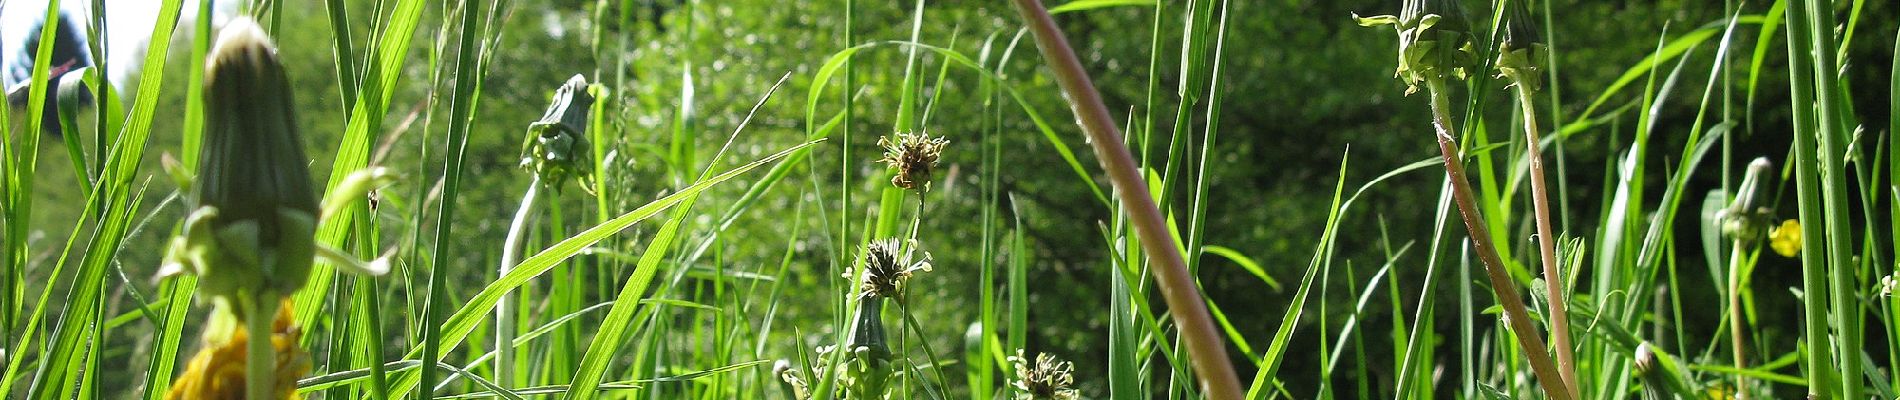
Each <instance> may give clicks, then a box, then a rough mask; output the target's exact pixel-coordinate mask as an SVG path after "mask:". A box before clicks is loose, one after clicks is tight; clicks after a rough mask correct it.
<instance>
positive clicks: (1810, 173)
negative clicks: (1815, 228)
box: [1786, 5, 1853, 399]
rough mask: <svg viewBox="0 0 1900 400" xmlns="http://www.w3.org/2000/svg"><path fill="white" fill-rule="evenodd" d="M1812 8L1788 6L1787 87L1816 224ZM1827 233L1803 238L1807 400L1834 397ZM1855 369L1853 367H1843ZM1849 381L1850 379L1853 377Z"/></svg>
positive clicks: (1803, 209)
mask: <svg viewBox="0 0 1900 400" xmlns="http://www.w3.org/2000/svg"><path fill="white" fill-rule="evenodd" d="M1807 12H1808V9H1807V8H1806V7H1802V6H1799V5H1795V6H1791V7H1788V12H1787V14H1786V16H1787V18H1788V59H1789V65H1788V75H1789V81H1788V88H1789V93H1790V97H1791V99H1792V104H1793V106H1792V107H1789V108H1790V109H1792V111H1793V112H1792V113H1791V114H1792V117H1793V118H1792V120H1793V121H1792V125H1793V127H1794V129H1793V133H1794V149H1793V153H1794V161H1793V162H1794V167H1795V169H1794V171H1795V172H1794V176H1795V188H1796V192H1797V197H1796V200H1797V203H1798V204H1799V208H1800V219H1799V220H1800V221H1803V222H1806V223H1809V224H1813V223H1815V222H1817V221H1821V220H1823V219H1825V217H1824V216H1823V210H1822V209H1821V204H1820V203H1821V199H1820V188H1819V187H1818V186H1816V185H1819V184H1821V183H1820V182H1818V180H1819V179H1820V177H1819V176H1818V172H1816V171H1815V170H1814V169H1815V166H1816V164H1817V163H1818V161H1817V160H1815V159H1814V157H1815V151H1814V148H1815V143H1814V135H1813V133H1814V130H1815V129H1817V127H1816V125H1815V122H1814V119H1815V115H1814V114H1815V110H1814V108H1813V107H1811V105H1813V104H1814V103H1813V99H1814V94H1813V91H1814V88H1813V86H1814V84H1815V81H1814V73H1815V71H1817V70H1819V69H1822V68H1814V67H1812V64H1815V62H1814V60H1815V58H1814V57H1813V49H1812V46H1813V44H1814V42H1813V41H1809V40H1802V36H1801V35H1802V34H1803V32H1808V30H1809V26H1808V24H1809V23H1811V21H1809V20H1808V18H1807V15H1806V14H1807ZM1825 236H1826V235H1825V234H1824V232H1813V233H1812V234H1804V235H1801V286H1802V287H1801V293H1802V296H1801V300H1802V304H1803V308H1802V312H1803V315H1802V317H1803V318H1804V319H1805V321H1806V324H1804V331H1803V336H1804V339H1805V340H1806V342H1807V360H1808V363H1807V372H1808V396H1809V398H1813V399H1828V398H1835V395H1834V394H1835V390H1836V389H1838V388H1837V387H1835V386H1834V379H1835V377H1834V376H1833V373H1834V371H1833V368H1834V362H1833V361H1832V360H1833V356H1832V354H1831V353H1830V352H1831V346H1832V345H1833V344H1835V343H1836V342H1834V341H1833V340H1831V339H1832V338H1833V336H1831V335H1829V334H1828V329H1827V323H1828V313H1829V311H1830V310H1829V309H1828V306H1827V303H1826V302H1825V299H1826V295H1827V292H1828V291H1829V288H1828V286H1827V285H1828V279H1827V274H1828V269H1827V259H1826V258H1825V255H1824V252H1825V251H1826V250H1824V249H1823V248H1822V245H1823V242H1822V239H1823V238H1825ZM1843 364H1853V363H1843ZM1849 379H1852V378H1851V377H1850V378H1849Z"/></svg>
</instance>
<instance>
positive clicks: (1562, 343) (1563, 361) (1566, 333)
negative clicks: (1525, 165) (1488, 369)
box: [1517, 84, 1580, 398]
mask: <svg viewBox="0 0 1900 400" xmlns="http://www.w3.org/2000/svg"><path fill="white" fill-rule="evenodd" d="M1517 95H1518V103H1519V104H1520V105H1522V106H1523V109H1524V146H1525V153H1528V155H1527V156H1528V157H1529V159H1530V170H1531V204H1532V207H1533V208H1535V212H1536V213H1537V214H1536V219H1537V250H1538V251H1539V253H1540V254H1542V256H1543V257H1542V259H1543V261H1544V286H1545V288H1546V289H1548V290H1545V291H1544V292H1545V293H1547V294H1548V295H1549V297H1548V298H1546V299H1545V300H1546V301H1548V302H1549V303H1550V312H1549V313H1547V314H1546V316H1548V317H1549V318H1550V342H1551V344H1553V345H1555V346H1556V348H1555V349H1552V350H1554V351H1555V352H1556V353H1557V372H1558V373H1560V374H1562V375H1563V379H1564V386H1566V387H1569V388H1570V397H1573V398H1574V397H1580V396H1578V394H1577V369H1576V368H1577V363H1576V361H1574V359H1573V358H1572V356H1571V351H1570V314H1569V313H1568V311H1567V310H1565V309H1567V308H1569V307H1568V306H1567V305H1566V304H1565V303H1564V301H1565V300H1564V296H1565V295H1567V294H1569V285H1568V284H1569V282H1570V281H1569V280H1567V279H1564V275H1563V270H1562V269H1560V268H1558V266H1557V249H1556V244H1557V236H1556V235H1555V234H1554V233H1552V231H1554V230H1553V229H1551V219H1550V190H1549V189H1548V188H1546V187H1545V186H1544V154H1543V152H1542V151H1539V150H1538V148H1537V147H1538V146H1537V108H1536V107H1535V106H1534V104H1536V103H1533V102H1532V101H1531V89H1529V88H1525V87H1523V85H1521V84H1520V85H1519V86H1518V88H1517Z"/></svg>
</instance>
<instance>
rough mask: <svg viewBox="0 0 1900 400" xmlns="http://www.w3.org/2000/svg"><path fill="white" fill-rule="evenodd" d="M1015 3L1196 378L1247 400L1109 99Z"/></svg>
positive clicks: (1063, 43)
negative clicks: (1109, 188)
mask: <svg viewBox="0 0 1900 400" xmlns="http://www.w3.org/2000/svg"><path fill="white" fill-rule="evenodd" d="M1015 2H1016V9H1017V11H1020V12H1022V15H1023V20H1024V21H1026V22H1027V23H1028V24H1029V29H1030V31H1032V32H1034V33H1035V35H1036V47H1037V48H1039V49H1041V50H1042V56H1043V58H1045V59H1047V60H1048V62H1049V67H1050V69H1052V70H1053V71H1054V72H1055V75H1056V78H1057V80H1056V81H1057V82H1058V83H1060V84H1061V86H1062V90H1063V92H1065V93H1067V94H1068V95H1069V106H1070V107H1071V108H1073V109H1074V111H1075V116H1076V119H1077V120H1079V121H1080V122H1081V125H1082V131H1083V132H1084V133H1087V134H1088V136H1089V144H1090V145H1091V146H1093V147H1094V149H1095V158H1096V160H1097V161H1100V162H1101V163H1102V169H1104V170H1107V171H1108V178H1109V181H1110V182H1112V183H1113V184H1114V186H1115V194H1116V196H1118V197H1120V199H1121V204H1122V211H1123V212H1124V213H1126V214H1127V215H1128V219H1129V221H1130V222H1131V223H1132V224H1133V225H1134V227H1135V233H1136V234H1137V235H1139V236H1140V239H1141V240H1140V242H1141V246H1142V248H1143V250H1145V251H1146V252H1147V254H1148V262H1149V263H1150V264H1152V265H1153V268H1151V269H1150V270H1152V271H1154V275H1155V281H1156V282H1157V283H1158V285H1157V286H1159V287H1160V288H1161V297H1162V299H1163V300H1166V301H1167V303H1168V309H1169V310H1170V312H1169V314H1170V315H1173V316H1174V323H1175V325H1177V326H1179V327H1180V329H1181V339H1182V341H1183V342H1185V344H1186V347H1187V352H1188V358H1189V362H1190V363H1191V364H1192V365H1193V368H1194V372H1195V377H1196V378H1198V379H1200V381H1201V391H1202V392H1201V395H1202V396H1204V397H1203V398H1208V399H1222V400H1228V399H1232V400H1238V399H1240V398H1241V396H1242V392H1241V390H1240V378H1239V377H1238V376H1237V375H1235V374H1234V366H1233V365H1232V364H1230V363H1229V361H1228V359H1227V349H1226V347H1225V342H1224V341H1223V340H1222V339H1221V337H1220V335H1219V334H1218V333H1216V332H1218V331H1217V330H1215V329H1214V320H1213V318H1212V317H1211V316H1209V314H1208V312H1207V306H1206V305H1205V304H1202V297H1201V291H1200V289H1199V288H1198V287H1197V286H1196V284H1195V280H1194V276H1193V275H1190V274H1188V269H1187V261H1186V260H1184V259H1182V258H1181V249H1179V248H1176V247H1175V245H1174V241H1172V240H1168V237H1169V234H1168V225H1167V223H1166V222H1164V220H1163V219H1162V217H1161V210H1160V208H1159V207H1157V206H1156V205H1155V202H1154V199H1153V198H1151V197H1148V194H1149V193H1151V192H1149V191H1148V184H1147V182H1146V181H1144V180H1142V177H1141V173H1140V172H1137V169H1136V168H1135V158H1134V157H1133V156H1132V155H1130V153H1129V152H1128V147H1126V146H1123V145H1122V133H1121V129H1119V128H1117V127H1116V126H1115V120H1114V118H1111V117H1109V114H1108V106H1106V105H1104V104H1102V96H1101V94H1100V93H1097V92H1096V90H1095V84H1094V83H1093V82H1091V81H1090V79H1089V76H1088V72H1085V71H1083V70H1082V62H1081V61H1080V60H1077V59H1076V57H1075V50H1074V49H1073V48H1071V47H1069V40H1068V39H1067V38H1065V37H1063V35H1062V31H1061V30H1060V29H1058V28H1056V23H1055V21H1054V20H1052V19H1050V18H1049V10H1047V9H1044V8H1043V7H1042V3H1040V2H1038V0H1015Z"/></svg>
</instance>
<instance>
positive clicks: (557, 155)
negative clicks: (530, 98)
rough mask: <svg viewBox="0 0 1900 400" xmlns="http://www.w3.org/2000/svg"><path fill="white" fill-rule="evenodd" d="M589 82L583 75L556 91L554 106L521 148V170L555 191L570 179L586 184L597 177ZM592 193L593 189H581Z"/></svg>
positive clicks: (532, 126)
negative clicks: (590, 129) (590, 141)
mask: <svg viewBox="0 0 1900 400" xmlns="http://www.w3.org/2000/svg"><path fill="white" fill-rule="evenodd" d="M587 89H588V84H587V78H586V77H584V76H581V75H579V74H576V75H574V77H572V78H568V80H567V83H565V84H562V85H561V87H560V88H559V89H555V90H554V99H553V102H552V103H550V104H549V105H548V110H547V112H546V113H544V114H542V115H541V119H540V120H538V121H535V122H534V123H533V124H529V125H528V133H529V135H528V137H527V138H526V139H525V143H523V144H522V148H521V167H522V168H526V169H528V170H529V171H533V172H534V173H535V174H537V175H540V176H541V177H542V180H543V181H544V182H545V183H547V184H548V185H550V186H551V187H555V188H559V187H560V186H561V184H562V183H563V182H565V181H566V180H567V178H579V179H580V180H582V181H583V182H585V181H586V180H588V179H590V178H591V177H592V176H593V173H594V168H593V165H594V164H593V162H594V160H593V157H592V156H590V153H589V151H590V150H591V149H592V147H591V145H589V144H588V142H587V125H588V118H589V115H590V114H591V113H592V111H593V107H594V96H593V94H591V93H588V91H587ZM581 188H582V189H583V190H592V187H591V186H590V185H585V184H583V185H581Z"/></svg>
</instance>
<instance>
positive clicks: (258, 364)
mask: <svg viewBox="0 0 1900 400" xmlns="http://www.w3.org/2000/svg"><path fill="white" fill-rule="evenodd" d="M276 298H277V295H276V294H274V293H270V292H265V293H262V294H259V295H257V296H256V297H252V298H250V299H248V302H249V303H250V304H246V305H244V310H242V311H240V312H242V313H244V330H245V331H246V332H245V333H246V334H248V335H249V338H248V339H245V342H244V345H245V352H244V354H245V357H247V358H248V359H247V360H245V362H244V381H245V382H244V391H245V393H246V396H247V397H248V398H251V399H273V398H276V397H275V396H272V393H274V388H273V386H276V383H277V352H276V349H273V348H271V321H272V320H273V319H275V318H273V317H275V316H276V315H275V314H276V313H275V312H273V311H276V306H277V301H275V299H276ZM266 307H270V308H271V311H265V310H264V309H265V308H266Z"/></svg>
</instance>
